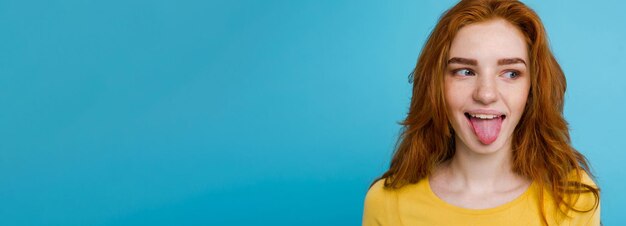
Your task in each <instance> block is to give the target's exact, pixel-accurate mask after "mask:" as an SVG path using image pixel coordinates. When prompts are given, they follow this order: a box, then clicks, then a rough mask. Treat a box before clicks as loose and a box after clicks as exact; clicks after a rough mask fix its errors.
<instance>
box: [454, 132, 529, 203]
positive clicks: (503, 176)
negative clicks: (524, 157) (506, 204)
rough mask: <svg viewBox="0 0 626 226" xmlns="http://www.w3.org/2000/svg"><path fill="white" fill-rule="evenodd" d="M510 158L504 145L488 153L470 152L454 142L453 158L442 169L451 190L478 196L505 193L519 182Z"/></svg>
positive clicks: (507, 146) (461, 144) (509, 153)
mask: <svg viewBox="0 0 626 226" xmlns="http://www.w3.org/2000/svg"><path fill="white" fill-rule="evenodd" d="M512 156H513V154H512V148H511V145H510V143H508V142H507V145H504V146H503V148H501V149H500V150H496V151H493V152H490V153H479V152H476V151H472V150H470V149H469V148H468V147H467V146H466V145H465V144H463V143H462V142H458V143H457V146H456V152H455V154H454V156H453V157H452V159H451V160H450V161H449V162H447V163H444V165H443V168H445V170H444V171H445V174H447V175H446V178H448V183H449V185H450V186H452V187H456V188H459V189H464V190H469V191H474V192H481V193H482V192H493V191H497V190H508V189H510V188H511V186H513V185H516V184H519V182H520V177H519V176H517V175H516V174H515V173H514V172H513V170H512ZM516 182H517V183H516Z"/></svg>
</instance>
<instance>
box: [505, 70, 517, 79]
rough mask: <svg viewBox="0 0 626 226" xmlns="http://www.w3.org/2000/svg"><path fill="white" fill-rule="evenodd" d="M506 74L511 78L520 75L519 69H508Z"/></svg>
mask: <svg viewBox="0 0 626 226" xmlns="http://www.w3.org/2000/svg"><path fill="white" fill-rule="evenodd" d="M504 76H506V77H508V78H511V79H514V78H517V77H519V72H517V71H507V72H505V73H504Z"/></svg>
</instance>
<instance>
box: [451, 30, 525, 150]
mask: <svg viewBox="0 0 626 226" xmlns="http://www.w3.org/2000/svg"><path fill="white" fill-rule="evenodd" d="M453 57H460V58H466V59H473V60H476V62H477V65H476V66H470V65H463V64H455V63H453V64H449V65H448V67H447V69H446V75H445V84H444V87H445V88H444V89H445V99H446V108H447V110H448V112H450V115H451V118H450V123H451V125H452V127H453V128H454V131H455V136H456V137H455V139H456V144H457V151H467V152H473V153H476V154H488V153H493V152H497V151H506V152H509V151H511V136H512V133H513V131H514V129H515V126H516V125H517V123H518V122H519V119H520V117H521V115H522V113H523V111H524V106H525V104H526V100H527V97H528V93H529V90H530V75H529V74H528V73H529V72H530V70H529V68H527V66H526V65H525V64H522V63H515V64H507V65H499V64H498V60H500V59H510V58H520V59H522V60H524V61H525V62H529V60H528V50H527V46H526V43H525V41H524V36H523V34H522V33H521V32H520V31H519V30H517V28H516V27H514V26H513V25H511V24H510V23H508V22H506V21H504V20H500V19H497V20H490V21H486V22H481V23H475V24H470V25H467V26H465V27H463V28H461V30H459V32H458V33H457V35H456V36H455V38H454V40H453V41H452V45H451V47H450V53H449V57H448V59H450V58H453ZM463 68H466V69H467V70H461V71H458V70H459V69H463ZM455 70H456V71H455ZM511 71H516V72H519V73H518V74H519V76H518V77H515V78H512V77H513V76H512V75H513V74H511V73H510V72H511ZM471 109H493V110H497V111H500V112H503V113H505V114H506V119H505V120H504V121H503V122H502V126H501V130H500V132H499V135H498V137H497V139H496V140H495V141H494V142H493V143H490V144H488V145H485V144H483V143H481V142H480V141H479V140H478V138H477V137H476V134H474V131H473V130H472V127H471V125H470V124H469V123H468V121H467V118H466V117H465V115H464V113H465V112H467V111H468V110H471Z"/></svg>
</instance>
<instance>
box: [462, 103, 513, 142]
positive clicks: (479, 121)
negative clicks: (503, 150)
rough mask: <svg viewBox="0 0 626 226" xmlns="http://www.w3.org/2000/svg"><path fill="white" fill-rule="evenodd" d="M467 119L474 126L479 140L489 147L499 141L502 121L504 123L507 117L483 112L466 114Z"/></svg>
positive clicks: (473, 128)
mask: <svg viewBox="0 0 626 226" xmlns="http://www.w3.org/2000/svg"><path fill="white" fill-rule="evenodd" d="M465 117H466V118H467V119H468V121H469V123H470V125H471V126H472V131H474V134H475V135H476V137H477V138H478V140H479V141H480V142H481V143H483V144H485V145H488V144H491V143H493V142H494V141H496V139H498V135H499V134H500V128H501V127H502V121H504V119H505V118H506V115H504V114H501V113H499V112H495V111H481V112H466V113H465Z"/></svg>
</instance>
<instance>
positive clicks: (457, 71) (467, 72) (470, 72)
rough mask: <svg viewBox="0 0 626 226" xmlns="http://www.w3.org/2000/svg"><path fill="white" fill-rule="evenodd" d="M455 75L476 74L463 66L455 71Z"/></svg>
mask: <svg viewBox="0 0 626 226" xmlns="http://www.w3.org/2000/svg"><path fill="white" fill-rule="evenodd" d="M454 75H460V76H472V75H474V72H473V71H471V70H470V69H467V68H463V69H458V70H455V71H454Z"/></svg>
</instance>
